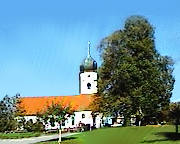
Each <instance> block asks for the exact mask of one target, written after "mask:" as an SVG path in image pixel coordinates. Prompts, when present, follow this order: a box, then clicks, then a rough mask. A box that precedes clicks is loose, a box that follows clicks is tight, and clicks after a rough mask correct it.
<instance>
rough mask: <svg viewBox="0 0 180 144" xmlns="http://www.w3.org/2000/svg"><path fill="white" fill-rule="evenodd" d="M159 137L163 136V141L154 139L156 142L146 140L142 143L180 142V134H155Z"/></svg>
mask: <svg viewBox="0 0 180 144" xmlns="http://www.w3.org/2000/svg"><path fill="white" fill-rule="evenodd" d="M155 135H157V136H163V137H164V138H162V139H154V140H144V141H143V142H142V143H154V142H160V141H169V140H170V141H177V140H180V133H175V132H158V133H155Z"/></svg>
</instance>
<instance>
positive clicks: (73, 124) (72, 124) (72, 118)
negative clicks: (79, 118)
mask: <svg viewBox="0 0 180 144" xmlns="http://www.w3.org/2000/svg"><path fill="white" fill-rule="evenodd" d="M72 125H74V117H72Z"/></svg>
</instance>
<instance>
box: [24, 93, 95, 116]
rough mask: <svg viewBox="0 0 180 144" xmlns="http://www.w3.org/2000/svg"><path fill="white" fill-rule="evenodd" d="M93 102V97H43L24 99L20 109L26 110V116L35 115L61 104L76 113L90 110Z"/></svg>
mask: <svg viewBox="0 0 180 144" xmlns="http://www.w3.org/2000/svg"><path fill="white" fill-rule="evenodd" d="M91 101H92V95H83V94H81V95H74V96H43V97H23V98H21V103H20V107H21V108H23V109H24V110H25V115H35V114H37V113H38V112H41V111H43V110H44V109H45V108H47V106H49V105H51V104H52V103H60V104H62V105H64V106H67V105H70V106H71V108H72V109H73V110H75V111H81V110H88V109H89V108H88V106H89V104H90V103H91Z"/></svg>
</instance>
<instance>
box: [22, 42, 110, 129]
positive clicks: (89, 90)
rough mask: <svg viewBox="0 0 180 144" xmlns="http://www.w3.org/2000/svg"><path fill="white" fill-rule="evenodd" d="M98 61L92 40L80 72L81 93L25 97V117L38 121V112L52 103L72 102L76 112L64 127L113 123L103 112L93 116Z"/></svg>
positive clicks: (99, 125)
mask: <svg viewBox="0 0 180 144" xmlns="http://www.w3.org/2000/svg"><path fill="white" fill-rule="evenodd" d="M97 80H98V74H97V62H96V61H95V60H94V59H93V58H92V57H91V54H90V42H88V55H87V57H86V58H85V59H84V60H83V62H82V63H81V65H80V72H79V92H80V94H79V95H72V96H44V97H23V98H21V107H23V108H24V109H25V119H26V120H30V119H32V120H33V122H36V114H37V113H38V112H41V111H42V110H43V109H44V108H46V107H47V106H49V105H51V104H52V103H63V104H70V105H71V107H72V108H73V109H74V114H73V115H71V116H70V117H68V118H67V120H66V121H65V122H64V123H63V125H62V128H76V127H78V126H79V124H80V123H82V124H84V125H88V126H89V127H95V128H100V127H102V126H103V125H105V123H107V124H112V119H111V118H103V119H102V115H101V114H97V115H96V116H95V117H93V116H92V111H91V110H90V108H89V104H90V103H91V102H93V98H92V96H93V95H94V94H97V92H98V88H97ZM58 127H59V125H58V124H57V123H56V124H55V126H54V127H51V125H50V123H49V124H46V125H45V129H46V130H48V129H57V128H58Z"/></svg>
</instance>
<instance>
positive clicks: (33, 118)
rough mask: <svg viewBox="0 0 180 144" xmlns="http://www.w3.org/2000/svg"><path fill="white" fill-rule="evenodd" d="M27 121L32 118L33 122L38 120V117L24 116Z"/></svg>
mask: <svg viewBox="0 0 180 144" xmlns="http://www.w3.org/2000/svg"><path fill="white" fill-rule="evenodd" d="M24 118H25V120H26V121H29V120H30V119H32V121H33V123H35V122H36V121H37V117H36V116H24Z"/></svg>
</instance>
